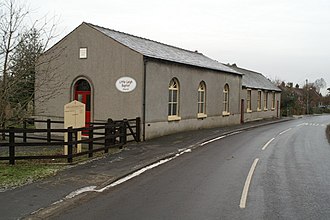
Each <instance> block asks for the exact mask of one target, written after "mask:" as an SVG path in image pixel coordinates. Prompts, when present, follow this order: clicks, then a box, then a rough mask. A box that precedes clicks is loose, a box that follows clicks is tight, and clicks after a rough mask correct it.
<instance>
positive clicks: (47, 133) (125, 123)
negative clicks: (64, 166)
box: [0, 118, 141, 165]
mask: <svg viewBox="0 0 330 220" xmlns="http://www.w3.org/2000/svg"><path fill="white" fill-rule="evenodd" d="M35 122H38V123H46V124H47V127H46V128H45V129H29V128H27V124H28V123H35ZM140 122H141V120H140V118H136V119H124V120H119V121H113V120H111V119H108V120H107V121H106V122H93V123H90V125H89V127H85V128H72V127H69V128H67V129H53V128H52V124H54V123H63V122H62V121H51V120H49V119H48V120H46V121H42V120H31V119H29V120H26V121H24V123H23V128H9V129H5V130H0V133H3V134H4V135H5V136H6V137H7V138H6V139H5V140H4V141H0V152H1V150H3V149H6V148H7V149H8V150H7V156H2V154H1V155H0V160H8V161H9V164H11V165H14V164H15V161H16V160H33V159H38V160H40V159H58V158H64V159H66V160H67V162H68V163H72V162H73V158H75V157H78V156H82V155H88V157H93V153H95V152H98V151H104V152H105V153H108V151H109V148H110V147H122V146H123V145H124V144H126V143H127V141H128V140H130V139H131V140H132V141H137V142H139V141H140ZM78 132H82V133H84V134H85V135H86V136H85V137H83V138H82V139H81V140H78V138H77V137H78ZM64 134H67V137H68V138H67V141H64V138H63V137H64ZM130 137H132V138H130ZM129 138H130V139H129ZM30 140H33V141H30ZM78 144H84V145H85V146H87V148H86V150H83V151H82V152H76V151H75V149H77V146H78ZM63 146H67V147H68V154H67V155H64V154H57V155H18V153H19V151H22V152H24V151H29V150H28V148H29V147H30V148H32V147H34V148H38V147H49V148H51V147H63ZM19 154H22V153H19Z"/></svg>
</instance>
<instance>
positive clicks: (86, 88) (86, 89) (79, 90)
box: [73, 79, 92, 127]
mask: <svg viewBox="0 0 330 220" xmlns="http://www.w3.org/2000/svg"><path fill="white" fill-rule="evenodd" d="M73 86H74V87H73V88H74V90H73V98H74V99H75V100H77V101H79V102H82V103H84V104H85V122H86V127H89V122H90V121H91V111H92V101H91V97H92V91H91V85H90V83H89V82H88V81H87V80H86V79H79V80H78V81H76V82H75V83H74V85H73Z"/></svg>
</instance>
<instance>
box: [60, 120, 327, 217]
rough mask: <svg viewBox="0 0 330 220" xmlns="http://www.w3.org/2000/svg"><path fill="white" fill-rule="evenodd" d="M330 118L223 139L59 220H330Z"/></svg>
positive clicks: (65, 213)
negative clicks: (328, 135) (329, 130)
mask: <svg viewBox="0 0 330 220" xmlns="http://www.w3.org/2000/svg"><path fill="white" fill-rule="evenodd" d="M328 124H330V116H329V115H328V116H314V117H306V118H303V119H299V120H293V121H288V122H284V123H279V124H274V125H268V126H264V127H260V128H255V129H251V130H248V131H243V132H241V133H236V134H232V135H229V136H225V137H219V138H217V139H214V140H211V141H210V142H207V143H204V145H203V146H201V147H198V148H196V149H194V150H192V151H191V152H187V153H184V154H182V155H180V156H177V157H176V158H174V159H173V160H170V161H168V162H166V163H164V164H162V165H160V166H158V167H156V168H153V169H150V170H148V171H146V172H144V173H143V174H141V175H139V176H137V177H136V178H133V179H130V180H129V181H127V182H124V183H122V184H120V185H117V186H115V187H112V188H110V189H108V190H104V191H102V192H98V193H96V192H95V194H98V195H97V196H95V195H94V198H93V199H89V200H86V201H80V202H77V203H76V204H75V206H74V207H73V208H71V209H70V210H63V212H62V213H61V215H60V216H54V219H80V220H83V219H144V220H145V219H330V145H329V143H328V141H327V139H326V134H325V129H326V125H328Z"/></svg>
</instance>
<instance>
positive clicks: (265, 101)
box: [264, 91, 268, 111]
mask: <svg viewBox="0 0 330 220" xmlns="http://www.w3.org/2000/svg"><path fill="white" fill-rule="evenodd" d="M264 110H265V111H266V110H268V92H267V91H265V92H264Z"/></svg>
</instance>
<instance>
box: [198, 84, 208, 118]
mask: <svg viewBox="0 0 330 220" xmlns="http://www.w3.org/2000/svg"><path fill="white" fill-rule="evenodd" d="M197 105H198V107H197V118H206V117H207V114H206V84H205V82H204V81H202V82H200V83H199V86H198V98H197Z"/></svg>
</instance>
